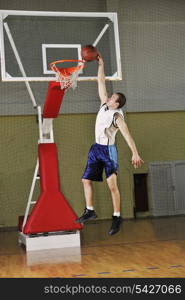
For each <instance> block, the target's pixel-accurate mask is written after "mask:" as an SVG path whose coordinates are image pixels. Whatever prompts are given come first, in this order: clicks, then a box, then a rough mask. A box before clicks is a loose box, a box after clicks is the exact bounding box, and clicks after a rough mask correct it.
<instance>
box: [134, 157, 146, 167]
mask: <svg viewBox="0 0 185 300" xmlns="http://www.w3.org/2000/svg"><path fill="white" fill-rule="evenodd" d="M143 163H144V161H143V160H142V159H141V157H140V156H139V154H133V155H132V165H133V167H134V168H135V169H137V168H138V167H141V165H142V164H143Z"/></svg>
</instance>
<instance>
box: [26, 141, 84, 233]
mask: <svg viewBox="0 0 185 300" xmlns="http://www.w3.org/2000/svg"><path fill="white" fill-rule="evenodd" d="M39 172H40V184H41V194H40V196H39V198H38V200H37V202H36V204H35V206H34V207H33V209H32V211H31V214H30V216H29V218H28V220H27V223H26V225H25V226H24V230H23V232H24V233H25V234H30V233H39V232H52V231H63V230H76V229H82V225H81V224H78V223H75V220H76V219H77V215H76V214H75V212H74V211H73V209H72V208H71V206H70V205H69V203H68V202H67V200H66V199H65V197H64V195H63V194H62V193H61V192H60V184H59V172H58V159H57V148H56V145H55V144H54V143H52V144H39Z"/></svg>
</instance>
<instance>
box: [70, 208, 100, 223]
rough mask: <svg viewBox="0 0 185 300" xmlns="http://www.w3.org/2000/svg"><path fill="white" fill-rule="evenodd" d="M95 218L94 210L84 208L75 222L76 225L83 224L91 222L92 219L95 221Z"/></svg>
mask: <svg viewBox="0 0 185 300" xmlns="http://www.w3.org/2000/svg"><path fill="white" fill-rule="evenodd" d="M96 218H97V215H96V213H95V211H94V210H90V209H87V208H85V209H84V213H83V214H82V215H81V217H80V218H78V219H77V220H76V221H75V222H76V223H84V222H86V221H88V220H92V219H96Z"/></svg>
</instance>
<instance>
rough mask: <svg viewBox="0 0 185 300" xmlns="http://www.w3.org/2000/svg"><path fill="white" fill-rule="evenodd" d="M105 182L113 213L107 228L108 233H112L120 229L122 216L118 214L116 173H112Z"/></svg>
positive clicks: (118, 202)
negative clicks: (109, 194)
mask: <svg viewBox="0 0 185 300" xmlns="http://www.w3.org/2000/svg"><path fill="white" fill-rule="evenodd" d="M107 184H108V187H109V189H110V192H111V197H112V204H113V209H114V213H113V216H112V226H111V228H110V230H109V234H110V235H113V234H115V233H117V232H118V231H119V229H120V225H121V223H122V218H121V216H120V192H119V189H118V185H117V175H116V174H112V175H111V176H109V177H108V178H107Z"/></svg>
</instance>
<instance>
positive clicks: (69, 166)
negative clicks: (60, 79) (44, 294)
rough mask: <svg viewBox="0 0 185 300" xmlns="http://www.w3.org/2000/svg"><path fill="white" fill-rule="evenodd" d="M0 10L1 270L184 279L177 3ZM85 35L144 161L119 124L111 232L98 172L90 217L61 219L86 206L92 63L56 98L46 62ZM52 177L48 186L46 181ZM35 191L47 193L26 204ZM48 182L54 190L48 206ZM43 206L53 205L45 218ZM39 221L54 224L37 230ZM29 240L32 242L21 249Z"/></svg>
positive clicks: (76, 51)
mask: <svg viewBox="0 0 185 300" xmlns="http://www.w3.org/2000/svg"><path fill="white" fill-rule="evenodd" d="M79 8H80V9H79ZM0 9H1V82H0V90H1V105H0V107H1V109H0V112H1V117H0V118H1V127H0V131H1V147H0V153H1V155H0V160H1V171H0V182H1V183H0V211H1V214H0V237H1V238H0V240H1V243H0V245H1V246H0V254H1V255H0V259H1V270H0V276H1V277H2V278H3V277H20V278H23V277H38V278H41V277H42V278H43V277H49V278H56V277H59V278H60V277H61V278H62V277H63V278H71V277H73V278H74V277H79V278H85V277H91V278H92V277H94V278H99V277H101V278H105V277H106V278H107V277H110V278H113V277H115V278H117V277H125V278H128V277H129V278H132V277H133V278H135V277H138V278H139V277H140V278H141V277H144V278H154V277H158V278H162V277H165V278H166V277H171V278H176V277H177V278H183V277H184V276H185V260H184V255H183V254H184V246H185V242H184V235H185V234H184V228H185V226H184V225H185V224H184V223H185V201H184V200H185V196H184V195H185V190H184V178H185V146H184V145H185V144H184V136H185V125H184V108H185V100H184V64H183V62H184V35H185V27H184V26H185V25H184V24H185V23H184V21H185V20H184V15H185V14H184V12H185V5H184V1H180V0H176V1H173V3H172V2H171V1H164V2H163V1H150V2H148V1H145V0H143V1H140V3H138V1H134V0H132V1H126V0H125V1H112V0H107V1H98V0H95V1H93V3H92V2H91V1H82V0H81V1H80V0H79V1H52V3H50V1H40V2H38V1H32V3H29V1H24V3H23V2H19V1H17V2H15V3H14V4H12V3H11V2H10V1H5V0H4V1H1V7H0ZM30 37H31V38H30ZM87 44H94V45H95V46H96V47H97V49H98V50H99V51H100V52H101V54H102V56H103V58H104V62H105V75H106V85H107V90H108V92H109V93H110V94H111V93H113V91H121V92H123V93H125V95H126V98H127V103H126V107H124V109H123V112H124V116H125V120H126V123H127V124H128V127H129V130H130V132H131V133H132V136H133V137H134V140H135V142H136V145H137V148H138V150H139V152H140V154H141V156H142V158H143V159H144V162H145V163H144V164H143V165H142V167H140V168H138V169H136V170H135V169H134V168H133V166H132V165H131V152H130V150H129V148H128V145H127V144H126V142H125V141H124V139H123V138H122V136H121V134H120V133H118V134H117V139H116V146H117V148H118V158H119V173H118V185H119V189H120V194H121V215H122V216H123V219H124V220H123V224H122V225H121V230H120V232H118V233H117V234H115V235H114V236H109V235H108V230H109V228H110V225H111V216H112V202H111V196H110V192H109V190H108V187H107V184H106V180H105V178H104V181H103V183H94V206H95V209H96V212H97V215H98V218H97V220H93V221H89V222H88V223H87V224H85V225H84V226H83V228H80V227H79V228H75V230H71V227H70V226H71V223H70V222H69V227H70V228H63V226H64V225H65V224H63V222H62V220H66V221H65V222H68V221H70V220H69V219H70V218H71V220H72V221H73V219H74V216H75V215H77V216H80V214H81V213H82V211H83V209H84V205H85V202H84V194H83V187H82V183H81V176H82V173H83V171H84V167H85V164H86V159H87V153H88V150H89V147H90V146H91V144H92V143H93V142H94V124H95V119H96V114H97V111H98V109H99V98H98V91H97V82H96V81H97V78H96V74H97V63H96V61H92V62H89V63H87V65H86V67H84V68H83V69H82V70H81V72H80V73H79V74H78V82H77V87H76V88H75V89H74V90H73V89H72V88H70V89H68V90H67V91H66V93H65V94H64V95H62V89H61V88H60V89H59V88H58V87H59V84H57V95H59V96H60V97H61V95H62V96H63V98H62V105H61V103H60V99H61V98H60V97H59V98H60V99H59V103H58V104H57V102H56V101H54V102H52V103H50V101H49V104H48V103H47V101H46V100H48V99H50V97H49V96H48V95H49V93H50V91H51V90H52V88H51V89H50V88H49V87H50V85H49V84H50V82H51V81H55V74H54V73H53V72H52V70H51V69H49V64H50V63H51V62H52V61H56V60H60V59H65V60H68V59H74V60H80V58H81V57H80V53H81V48H82V46H83V45H87ZM67 66H68V63H66V65H65V68H66V67H67ZM55 96H56V95H55ZM56 97H58V96H56ZM52 100H53V98H52ZM43 114H45V118H44V120H45V119H47V120H48V121H44V123H43V119H42V117H43ZM51 119H52V120H51ZM48 144H49V146H48V147H47V145H48ZM53 144H55V146H53ZM45 149H46V150H45ZM48 149H50V150H51V152H52V154H51V152H50V154H48V152H47V150H48ZM57 157H58V159H57ZM48 158H49V159H48ZM53 166H55V167H53ZM39 167H40V172H39ZM50 168H51V169H50ZM39 183H40V184H39ZM51 183H52V184H51ZM55 184H56V186H57V188H56V189H58V184H59V185H60V189H59V190H57V191H56V190H55V191H53V190H52V189H51V190H50V189H48V187H52V188H53V187H54V186H55ZM45 189H46V190H45ZM45 191H46V192H47V193H46V194H47V195H49V196H47V197H46V198H45V199H47V201H45V202H44V201H43V200H42V207H41V208H39V209H38V210H40V211H39V213H38V210H37V209H33V211H32V207H33V206H34V205H35V207H38V206H39V205H38V204H37V205H36V202H37V201H38V199H39V201H40V199H41V198H44V197H42V196H43V194H44V196H45ZM56 192H57V193H58V192H60V198H61V197H62V198H61V199H62V200H61V202H59V204H56V206H55V205H53V201H55V199H54V198H52V197H53V194H55V193H56ZM61 195H62V196H61ZM63 200H65V201H64V202H65V205H66V206H65V207H66V210H64V209H61V207H62V204H61V203H63V202H62V201H63ZM37 203H39V202H37ZM40 203H41V201H40ZM46 203H47V205H45V204H46ZM54 203H55V202H54ZM57 203H58V202H57ZM68 204H69V205H68ZM57 205H59V208H58V207H57ZM40 206H41V205H40ZM40 206H39V207H40ZM71 209H72V210H71ZM45 210H46V211H45ZM43 211H45V214H46V212H47V213H48V216H50V214H54V217H53V215H52V217H51V219H50V218H49V217H48V219H49V225H48V223H47V222H46V223H47V224H46V223H44V221H43V220H44V217H43V215H42V212H43ZM66 211H69V214H70V218H67V216H66ZM30 214H31V215H32V217H31V218H30V216H29V215H30ZM56 215H57V218H55V216H56ZM25 216H26V217H25ZM60 216H61V218H60ZM42 218H43V219H42ZM66 218H67V219H66ZM58 220H59V223H58ZM50 221H51V223H50ZM65 222H64V223H65ZM22 224H24V226H23V225H22ZM58 224H59V225H58ZM34 226H36V227H34ZM42 226H43V227H42ZM47 226H51V228H55V227H56V228H57V229H52V230H51V231H50V233H49V235H47V232H48V231H49V230H48V227H47ZM52 226H53V227H52ZM57 226H59V227H60V228H58V227H57ZM46 227H47V228H46ZM64 227H65V226H64ZM33 228H34V229H33ZM35 228H37V229H38V233H39V234H38V235H39V237H38V236H34V235H32V233H35ZM23 230H25V232H23ZM32 231H33V232H32ZM44 232H45V233H46V234H44ZM31 235H32V236H31ZM68 237H70V239H71V243H72V246H71V244H69V245H68V244H66V243H68V242H67V241H66V239H68ZM39 238H41V239H42V240H41V243H40V244H37V249H36V248H35V249H34V250H33V249H32V250H30V249H28V248H29V245H31V246H30V247H32V245H33V243H34V242H33V241H36V240H37V239H39ZM53 238H54V242H51V241H53V240H52V239H53ZM46 240H48V243H47V245H46V243H45V241H46ZM30 242H31V244H29V243H30ZM58 242H61V244H60V246H58V244H57V243H58ZM73 243H74V244H73ZM75 243H76V244H75ZM51 245H52V246H51ZM66 245H67V246H66ZM35 247H36V246H35ZM39 247H40V249H39ZM44 247H45V248H46V247H47V249H44Z"/></svg>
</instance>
